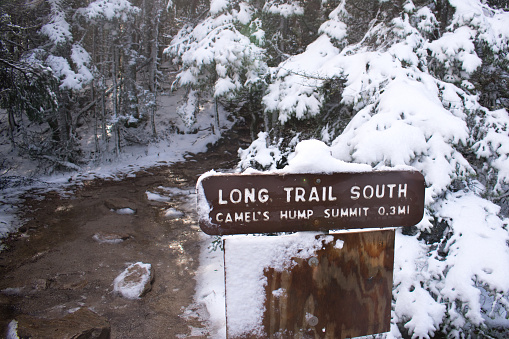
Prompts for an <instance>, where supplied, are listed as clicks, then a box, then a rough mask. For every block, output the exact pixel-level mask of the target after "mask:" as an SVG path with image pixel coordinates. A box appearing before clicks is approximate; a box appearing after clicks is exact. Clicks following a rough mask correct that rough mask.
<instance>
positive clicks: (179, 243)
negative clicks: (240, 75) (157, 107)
mask: <svg viewBox="0 0 509 339" xmlns="http://www.w3.org/2000/svg"><path fill="white" fill-rule="evenodd" d="M245 142H248V140H244V141H242V140H241V139H239V137H238V136H231V137H229V138H228V139H226V140H222V141H220V143H219V144H218V145H217V146H216V147H214V148H213V149H211V150H210V151H209V152H207V153H203V154H197V155H194V154H190V155H189V156H188V160H187V161H186V162H182V163H177V164H172V165H161V166H158V167H154V168H149V169H146V170H144V171H140V172H137V173H135V176H133V175H129V176H125V177H123V178H121V180H98V179H96V180H93V181H88V182H85V183H84V185H82V186H78V187H76V188H75V189H74V191H73V192H72V194H69V195H68V197H63V196H62V194H61V193H56V192H52V193H48V194H46V195H45V196H44V199H41V198H40V197H34V196H32V195H31V194H27V197H26V200H25V203H24V205H23V206H22V211H23V216H22V217H23V218H25V219H26V220H27V222H26V223H25V225H24V226H23V227H21V228H20V230H19V233H17V234H15V235H12V236H11V237H10V238H9V239H7V240H6V241H5V244H6V250H4V251H3V252H1V253H0V291H1V292H0V333H1V334H2V335H5V333H6V331H7V327H8V324H9V323H11V321H12V320H13V319H16V320H17V321H18V334H19V335H20V336H21V335H22V334H23V333H26V334H27V335H34V334H33V333H35V334H36V337H37V336H39V337H45V338H46V337H47V338H70V337H72V335H75V337H78V335H80V334H83V335H84V337H79V338H107V337H108V333H110V336H111V338H198V337H206V336H207V328H206V324H205V323H202V322H201V321H200V320H199V319H198V318H197V317H193V316H184V315H185V314H195V312H194V311H196V310H194V309H193V308H194V307H197V306H196V305H193V295H194V287H195V280H194V272H195V271H196V269H197V267H198V265H199V262H198V259H199V253H200V232H201V231H200V230H199V226H198V225H197V222H196V216H195V211H194V186H195V183H196V179H197V178H198V176H199V175H200V174H201V173H203V172H205V171H207V170H209V169H212V168H214V169H226V168H232V167H234V166H235V164H236V155H237V149H238V147H240V146H244V145H245ZM171 187H173V188H174V189H171V190H168V188H171ZM175 188H178V189H175ZM146 192H153V193H156V194H159V195H161V196H165V197H168V198H169V199H168V201H158V200H150V199H148V197H147V193H146ZM171 207H173V208H174V209H175V210H176V211H182V212H183V213H184V214H183V215H182V216H180V217H176V218H175V213H173V214H171V215H170V216H166V215H165V211H167V210H168V209H169V208H171ZM125 208H129V209H130V211H132V212H131V214H129V213H128V214H119V213H118V212H119V210H121V209H125ZM128 211H129V210H128ZM177 216H178V214H177ZM136 262H143V263H148V264H150V265H151V267H152V271H153V274H154V278H153V280H152V282H151V285H149V286H148V287H149V289H150V291H148V292H146V293H145V295H144V296H142V297H140V298H138V299H129V298H125V297H123V296H122V295H120V294H119V293H117V292H115V291H114V289H113V281H114V280H115V278H116V277H117V276H118V275H119V274H120V273H121V272H122V271H124V270H125V269H126V268H127V267H128V265H129V264H132V263H136ZM77 310H79V312H76V311H77ZM73 312H74V313H73ZM41 319H42V320H41ZM23 331H24V332H23ZM71 332H72V334H70V333H71Z"/></svg>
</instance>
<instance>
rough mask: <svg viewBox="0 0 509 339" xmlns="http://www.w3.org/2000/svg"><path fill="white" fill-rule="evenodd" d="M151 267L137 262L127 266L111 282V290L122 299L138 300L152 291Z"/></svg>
mask: <svg viewBox="0 0 509 339" xmlns="http://www.w3.org/2000/svg"><path fill="white" fill-rule="evenodd" d="M153 281H154V271H153V269H152V265H150V264H144V263H142V262H137V263H134V264H131V265H129V266H128V267H127V268H126V269H125V270H124V271H123V272H122V273H121V274H120V275H119V276H117V277H116V278H115V280H114V281H113V290H114V291H115V292H117V293H119V294H120V295H122V296H123V297H124V298H128V299H138V298H140V297H142V296H144V295H145V294H146V293H147V292H149V291H150V290H151V289H152V282H153Z"/></svg>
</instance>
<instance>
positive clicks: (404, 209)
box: [378, 205, 410, 215]
mask: <svg viewBox="0 0 509 339" xmlns="http://www.w3.org/2000/svg"><path fill="white" fill-rule="evenodd" d="M378 214H379V215H407V214H410V205H406V206H389V207H387V208H385V207H383V206H381V207H379V208H378Z"/></svg>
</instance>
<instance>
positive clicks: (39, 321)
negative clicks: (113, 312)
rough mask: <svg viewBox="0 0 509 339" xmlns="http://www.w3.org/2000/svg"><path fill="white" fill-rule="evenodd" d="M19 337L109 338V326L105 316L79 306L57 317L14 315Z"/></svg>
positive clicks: (57, 338) (62, 338) (51, 338)
mask: <svg viewBox="0 0 509 339" xmlns="http://www.w3.org/2000/svg"><path fill="white" fill-rule="evenodd" d="M15 322H17V328H16V326H14V329H15V331H16V334H17V336H18V337H19V338H37V339H71V338H72V339H109V338H110V333H111V327H110V324H109V322H108V320H106V318H104V317H101V316H100V315H98V314H97V313H94V312H92V311H91V310H90V309H88V308H80V309H79V310H77V311H76V312H74V313H71V314H68V315H66V316H64V317H63V318H59V319H44V318H38V317H33V316H29V315H20V316H18V317H16V319H15Z"/></svg>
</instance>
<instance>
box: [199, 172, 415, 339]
mask: <svg viewBox="0 0 509 339" xmlns="http://www.w3.org/2000/svg"><path fill="white" fill-rule="evenodd" d="M424 188H425V184H424V178H423V176H422V175H421V174H420V173H419V172H415V171H384V172H359V173H332V174H285V175H279V174H278V175H270V174H269V175H267V174H257V175H238V174H219V175H212V176H206V177H204V178H202V179H201V180H200V181H199V183H198V188H197V189H198V191H199V194H198V197H199V198H198V208H199V214H200V227H201V229H202V230H203V231H204V232H205V233H207V234H212V235H226V234H251V233H279V232H298V231H320V232H328V231H330V230H341V229H356V228H357V229H362V228H387V227H398V226H412V225H415V224H417V223H418V222H420V221H421V219H422V217H423V214H424ZM331 236H332V237H334V241H333V242H329V243H328V244H327V245H325V246H324V247H323V248H322V249H319V250H318V251H316V253H315V256H313V257H312V258H309V259H307V260H303V259H298V258H295V259H294V262H296V263H297V264H296V265H294V266H293V267H291V268H290V269H288V270H285V271H280V270H276V269H274V268H271V267H266V268H265V270H264V275H265V279H266V281H267V284H266V286H265V313H264V315H263V320H262V323H263V328H264V331H263V333H264V335H262V337H263V336H265V337H267V338H294V337H302V338H347V337H355V336H363V335H369V334H375V333H381V332H387V331H389V328H390V314H391V297H392V272H393V266H394V238H395V233H394V229H385V230H383V229H382V230H377V231H371V230H370V231H368V232H366V231H362V230H359V231H357V232H347V233H341V234H333V235H331ZM338 241H340V242H341V243H342V244H343V245H342V246H339V247H338V246H336V245H334V244H337V242H338ZM229 247H230V246H229V243H228V241H227V240H225V242H224V250H225V254H224V255H225V284H226V286H227V288H226V309H227V336H228V338H236V337H239V338H240V337H242V338H260V337H261V335H260V333H257V334H252V333H249V332H246V333H242V334H240V335H239V333H237V332H236V333H235V334H232V333H230V330H229V329H230V327H231V326H229V325H228V318H229V317H228V312H229V309H230V310H231V309H232V308H233V307H230V308H229V307H228V304H229V294H231V293H232V291H228V286H229V284H228V279H229V278H230V276H231V275H232V272H235V270H236V269H237V268H236V267H233V266H232V264H230V262H232V261H233V260H230V258H231V257H232V256H235V253H230V251H229ZM253 255H256V253H253ZM238 292H239V291H235V294H236V293H238ZM230 325H231V324H230Z"/></svg>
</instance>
